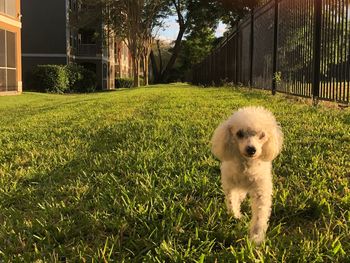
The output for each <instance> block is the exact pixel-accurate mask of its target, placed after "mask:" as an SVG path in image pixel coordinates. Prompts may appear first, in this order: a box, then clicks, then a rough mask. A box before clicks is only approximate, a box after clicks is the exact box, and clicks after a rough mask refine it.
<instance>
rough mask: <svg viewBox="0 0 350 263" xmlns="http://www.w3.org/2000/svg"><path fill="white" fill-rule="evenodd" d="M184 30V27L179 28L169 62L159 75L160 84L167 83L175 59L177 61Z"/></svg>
mask: <svg viewBox="0 0 350 263" xmlns="http://www.w3.org/2000/svg"><path fill="white" fill-rule="evenodd" d="M186 28H187V27H186V26H180V30H179V34H178V35H177V38H176V41H175V46H174V49H173V53H172V54H171V57H170V60H169V62H168V64H167V65H166V67H165V69H164V71H163V72H162V74H161V79H160V80H161V82H165V81H167V79H168V77H169V74H170V71H171V70H172V68H173V66H174V64H175V62H176V59H177V57H178V55H179V53H180V50H181V43H182V38H183V35H184V33H185V31H186Z"/></svg>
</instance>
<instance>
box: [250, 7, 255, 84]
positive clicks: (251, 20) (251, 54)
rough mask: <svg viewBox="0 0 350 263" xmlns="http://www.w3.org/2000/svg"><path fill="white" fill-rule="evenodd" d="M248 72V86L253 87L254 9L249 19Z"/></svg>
mask: <svg viewBox="0 0 350 263" xmlns="http://www.w3.org/2000/svg"><path fill="white" fill-rule="evenodd" d="M249 53H250V72H249V74H250V75H249V82H250V83H249V86H251V87H252V86H253V63H254V9H252V11H251V17H250V52H249Z"/></svg>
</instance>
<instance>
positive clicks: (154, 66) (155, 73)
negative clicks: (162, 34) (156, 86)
mask: <svg viewBox="0 0 350 263" xmlns="http://www.w3.org/2000/svg"><path fill="white" fill-rule="evenodd" d="M150 59H151V65H152V72H153V82H154V83H158V82H159V78H160V76H159V75H160V73H159V70H158V65H157V61H156V58H155V56H154V53H153V50H151V53H150Z"/></svg>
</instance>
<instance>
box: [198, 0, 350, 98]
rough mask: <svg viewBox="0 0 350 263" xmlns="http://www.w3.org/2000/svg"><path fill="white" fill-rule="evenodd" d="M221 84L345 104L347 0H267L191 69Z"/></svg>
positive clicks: (349, 29)
mask: <svg viewBox="0 0 350 263" xmlns="http://www.w3.org/2000/svg"><path fill="white" fill-rule="evenodd" d="M222 81H226V82H233V83H235V84H238V83H241V84H242V85H248V86H253V87H256V88H262V89H271V90H272V92H273V94H274V93H275V92H276V91H277V92H284V93H289V94H293V95H297V96H303V97H309V98H313V99H314V100H316V101H317V100H318V99H320V100H329V101H336V102H339V103H345V104H349V93H350V92H349V89H350V0H271V1H268V2H267V3H265V4H264V5H263V6H261V7H259V8H257V9H255V10H253V11H252V12H251V14H250V15H249V16H247V17H246V18H245V19H243V20H242V21H241V22H239V23H238V24H237V25H236V28H235V29H234V30H233V33H231V34H230V35H229V36H227V37H225V39H224V40H223V41H222V43H221V44H220V45H219V46H218V47H216V48H215V49H214V50H213V51H212V53H211V54H210V55H209V56H208V57H207V58H205V59H204V60H203V61H202V62H201V63H200V64H198V65H196V66H195V67H194V68H193V82H194V83H197V84H203V85H211V84H214V83H220V82H222Z"/></svg>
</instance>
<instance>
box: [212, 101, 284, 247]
mask: <svg viewBox="0 0 350 263" xmlns="http://www.w3.org/2000/svg"><path fill="white" fill-rule="evenodd" d="M211 142H212V152H213V154H214V155H215V156H216V157H217V158H218V159H219V160H220V161H221V183H222V188H223V190H224V193H225V199H226V206H227V209H228V212H229V213H232V214H233V216H234V217H235V218H238V219H239V218H240V217H241V211H240V205H241V203H242V201H243V200H244V198H245V197H246V195H247V194H249V196H250V198H251V206H252V221H251V224H250V239H251V240H252V241H254V242H255V243H257V244H259V243H261V242H262V241H263V240H264V239H265V233H266V230H267V226H268V221H269V217H270V213H271V204H272V173H271V169H272V160H273V159H275V158H276V157H277V155H278V154H279V153H280V151H281V149H282V143H283V134H282V131H281V127H280V126H279V124H278V123H277V122H276V119H275V117H274V116H273V114H272V113H271V112H269V111H268V110H266V109H264V108H262V107H246V108H242V109H239V110H238V111H237V112H235V113H234V114H233V115H232V116H231V117H230V118H229V119H228V120H226V121H225V122H223V123H222V124H220V125H219V127H218V128H217V129H216V130H215V132H214V135H213V138H212V140H211Z"/></svg>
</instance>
